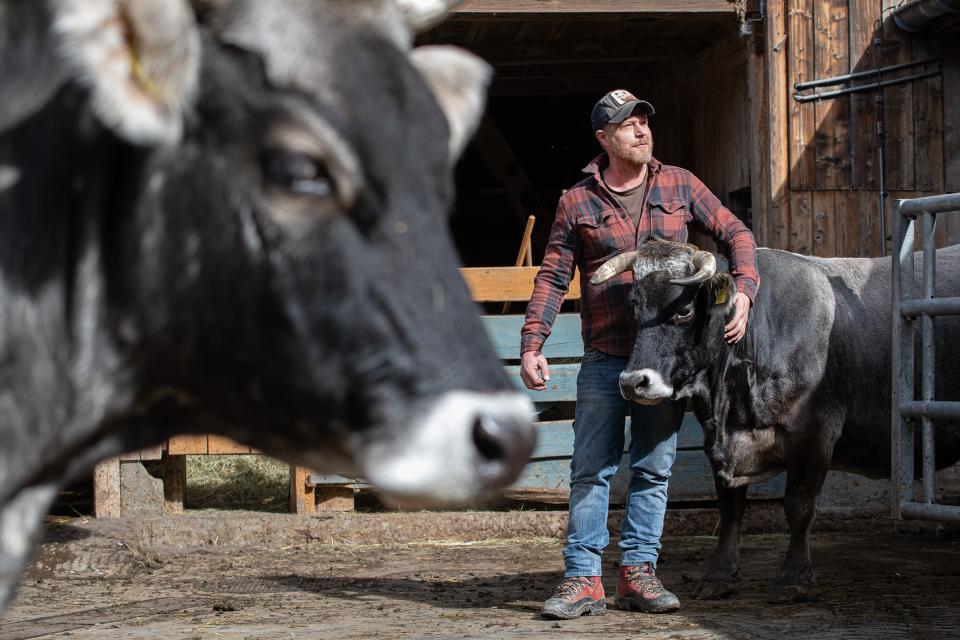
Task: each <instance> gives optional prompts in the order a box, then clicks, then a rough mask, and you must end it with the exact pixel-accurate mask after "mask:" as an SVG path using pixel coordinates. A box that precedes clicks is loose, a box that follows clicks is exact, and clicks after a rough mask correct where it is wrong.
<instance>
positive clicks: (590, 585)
mask: <svg viewBox="0 0 960 640" xmlns="http://www.w3.org/2000/svg"><path fill="white" fill-rule="evenodd" d="M606 609H607V601H606V596H604V594H603V584H602V583H601V582H600V576H575V577H571V578H564V579H563V582H561V583H560V586H559V587H557V590H556V591H554V592H553V595H552V596H550V599H549V600H547V601H546V602H544V603H543V608H542V609H540V615H541V616H543V617H544V618H552V619H559V620H570V619H572V618H579V617H580V616H583V615H587V614H593V615H595V616H598V615H601V614H603V612H604V611H606Z"/></svg>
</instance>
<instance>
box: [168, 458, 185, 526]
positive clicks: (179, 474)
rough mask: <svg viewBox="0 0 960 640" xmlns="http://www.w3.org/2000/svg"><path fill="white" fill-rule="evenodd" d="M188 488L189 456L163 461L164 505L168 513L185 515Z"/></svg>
mask: <svg viewBox="0 0 960 640" xmlns="http://www.w3.org/2000/svg"><path fill="white" fill-rule="evenodd" d="M186 488H187V456H177V455H173V456H172V455H167V456H165V457H164V459H163V505H164V509H165V510H166V512H167V513H183V500H184V497H185V495H186Z"/></svg>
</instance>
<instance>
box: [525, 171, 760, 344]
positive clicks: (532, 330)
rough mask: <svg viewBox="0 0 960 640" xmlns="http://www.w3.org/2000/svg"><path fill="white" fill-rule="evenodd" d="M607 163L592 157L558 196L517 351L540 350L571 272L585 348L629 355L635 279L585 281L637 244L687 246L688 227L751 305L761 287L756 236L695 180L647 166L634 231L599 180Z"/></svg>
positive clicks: (627, 276)
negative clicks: (719, 254) (710, 241)
mask: <svg viewBox="0 0 960 640" xmlns="http://www.w3.org/2000/svg"><path fill="white" fill-rule="evenodd" d="M607 162H608V160H607V156H606V154H601V155H600V156H598V157H597V158H595V159H594V160H593V162H591V163H590V164H589V165H587V166H586V167H585V168H584V172H585V173H589V174H591V175H590V177H588V178H586V179H584V180H582V181H581V182H579V183H577V185H575V186H574V187H573V188H572V189H570V190H569V191H567V192H566V193H565V194H564V195H563V197H561V198H560V205H559V207H558V208H557V217H556V220H554V223H553V227H552V229H551V231H550V242H549V244H547V251H546V254H545V255H544V256H543V264H542V265H541V266H540V272H539V273H538V274H537V278H536V281H535V283H534V287H533V295H532V296H531V298H530V304H529V305H528V306H527V316H526V321H525V322H524V325H523V329H522V330H521V338H520V351H521V353H525V352H527V351H539V350H540V349H541V348H542V347H543V343H544V341H545V340H546V339H547V337H548V336H549V335H550V328H551V327H552V326H553V321H554V320H555V319H556V317H557V312H558V311H559V310H560V304H561V303H562V302H563V296H564V294H565V293H566V292H567V288H568V287H569V285H570V280H571V279H572V278H573V273H574V267H576V268H579V269H580V291H581V295H582V300H581V312H580V316H581V322H582V323H583V344H584V346H585V347H586V348H592V349H596V350H598V351H602V352H603V353H607V354H610V355H615V356H629V355H630V354H631V353H632V351H633V341H634V337H635V328H634V322H633V317H632V313H631V312H630V307H629V294H630V287H631V285H632V283H633V274H632V273H630V272H627V273H623V274H621V275H619V276H616V277H614V278H612V279H610V280H608V281H607V282H605V283H603V284H601V285H596V286H595V285H591V284H590V277H591V276H592V275H593V273H594V271H596V270H597V269H598V268H599V267H600V266H601V265H602V264H604V263H605V262H606V261H607V260H608V259H610V258H611V257H613V256H615V255H617V254H619V253H622V252H624V251H632V250H634V249H636V248H637V242H638V240H645V239H648V238H661V239H663V240H673V241H675V242H686V241H687V225H688V224H697V225H699V226H700V227H701V228H702V229H703V230H704V231H706V232H707V233H709V234H710V235H712V236H713V237H714V238H716V239H717V240H718V241H719V244H720V246H721V247H725V248H726V252H727V255H728V257H729V260H730V273H731V275H732V276H733V277H734V280H735V281H736V283H737V291H742V292H743V293H745V294H746V295H747V296H748V297H749V298H750V300H753V297H754V295H755V294H756V292H757V287H759V286H760V277H759V275H758V274H757V260H756V244H755V243H754V240H753V234H752V233H750V230H749V229H747V227H746V226H744V224H743V223H742V222H741V221H740V220H739V219H738V218H737V217H736V216H735V215H733V213H731V212H730V211H729V210H728V209H727V208H725V207H724V206H723V205H722V204H720V201H719V200H718V199H717V197H716V196H715V195H713V194H712V193H711V192H710V190H709V189H707V187H706V186H704V184H703V183H702V182H700V180H698V179H697V177H696V176H694V175H693V174H692V173H690V172H689V171H687V170H685V169H681V168H679V167H671V166H669V165H664V164H661V163H660V162H659V161H657V160H656V159H654V160H653V161H652V162H651V163H650V165H649V178H648V182H647V196H646V202H645V204H644V206H643V211H642V213H641V216H640V222H639V225H638V226H639V228H637V227H635V226H634V224H633V221H632V220H631V219H630V216H628V215H627V212H626V211H624V210H623V208H622V207H621V206H620V204H619V203H618V202H617V200H616V199H615V198H614V197H613V196H612V195H611V193H610V191H609V190H608V189H607V187H606V185H605V184H604V183H603V180H601V179H600V172H601V171H602V170H603V169H604V168H605V167H606V165H607Z"/></svg>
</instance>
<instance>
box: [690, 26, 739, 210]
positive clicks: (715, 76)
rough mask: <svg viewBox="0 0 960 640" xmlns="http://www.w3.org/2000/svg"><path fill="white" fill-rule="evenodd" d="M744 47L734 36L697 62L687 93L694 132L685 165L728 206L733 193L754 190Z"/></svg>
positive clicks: (699, 58) (703, 54)
mask: <svg viewBox="0 0 960 640" xmlns="http://www.w3.org/2000/svg"><path fill="white" fill-rule="evenodd" d="M745 49H746V46H745V44H744V41H743V39H742V38H741V37H740V36H739V35H738V34H736V33H732V34H731V35H730V36H728V37H727V38H724V39H722V40H720V41H718V42H717V43H716V44H714V45H712V46H711V47H709V48H708V49H707V50H706V51H704V52H703V53H702V54H701V55H700V56H698V58H697V59H696V60H695V62H694V65H693V74H692V76H691V79H692V83H693V84H692V87H691V89H692V91H689V92H684V101H685V102H686V105H685V106H686V107H687V109H688V110H689V117H690V123H691V125H690V129H691V130H692V133H693V137H692V145H693V148H692V154H691V155H690V158H689V162H688V163H687V164H685V165H682V166H686V167H689V168H690V170H691V171H693V173H695V174H696V175H697V176H698V177H699V178H700V179H701V180H703V183H704V184H706V185H707V186H708V187H709V188H710V190H711V191H713V192H714V193H715V194H716V195H717V197H718V198H720V200H721V201H723V203H724V204H726V205H728V206H729V205H730V202H729V201H728V200H729V198H728V196H729V194H730V193H731V192H733V191H737V190H739V189H743V188H747V187H749V186H750V158H751V155H752V149H753V146H754V141H755V136H754V134H753V133H751V131H750V111H749V109H748V107H747V105H748V104H749V98H748V89H747V59H746V52H745Z"/></svg>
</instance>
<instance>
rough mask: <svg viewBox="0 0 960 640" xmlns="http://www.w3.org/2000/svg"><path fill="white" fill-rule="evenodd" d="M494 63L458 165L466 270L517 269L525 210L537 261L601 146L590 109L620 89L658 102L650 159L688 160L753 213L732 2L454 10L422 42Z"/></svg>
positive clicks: (725, 196)
mask: <svg viewBox="0 0 960 640" xmlns="http://www.w3.org/2000/svg"><path fill="white" fill-rule="evenodd" d="M420 43H421V44H454V45H458V46H460V47H463V48H466V49H468V50H470V51H473V52H474V53H476V54H478V55H480V56H481V57H483V58H484V59H485V60H487V61H488V62H489V63H490V64H492V65H493V67H494V73H495V75H494V80H493V83H492V86H491V88H490V95H489V103H488V111H487V116H486V118H485V120H484V122H483V124H482V125H481V127H480V130H479V132H478V133H477V135H476V137H475V138H474V140H473V143H472V144H471V145H470V147H469V149H468V150H467V153H466V154H465V156H464V158H463V160H462V161H461V163H460V165H459V168H458V172H457V197H458V200H457V205H456V209H455V212H454V216H453V219H452V227H453V233H454V236H455V238H456V241H457V244H458V247H459V249H460V252H461V255H462V257H463V261H464V264H465V265H466V266H495V265H512V264H514V261H515V260H516V257H517V252H518V249H519V246H520V240H521V236H522V233H523V229H524V224H525V222H526V219H527V216H528V215H531V214H533V215H535V216H536V218H537V224H536V227H535V229H534V234H533V260H534V263H535V264H538V263H539V261H540V259H541V257H542V255H543V249H544V247H545V244H546V240H547V234H548V232H549V227H550V223H551V222H552V220H553V217H554V211H555V209H556V205H557V200H558V198H559V196H560V194H561V192H562V190H563V189H566V188H569V187H570V186H572V185H573V184H575V183H576V182H577V181H578V180H580V179H581V177H582V175H583V174H582V173H581V169H582V168H583V167H584V166H585V165H586V164H587V162H588V161H589V160H590V159H591V158H593V157H594V156H595V155H596V154H597V153H598V152H599V146H598V145H597V143H596V141H595V140H594V139H593V132H592V131H591V130H590V126H589V119H588V118H589V113H590V110H591V108H592V107H593V104H594V103H595V102H596V101H597V100H598V99H599V98H600V97H601V96H602V95H603V94H604V93H606V92H607V91H609V90H611V89H614V88H618V87H622V88H626V89H629V90H631V91H633V92H634V93H635V94H636V95H637V96H639V97H641V98H643V99H647V100H649V101H650V102H652V103H653V105H654V106H655V108H656V109H657V114H656V115H655V116H654V117H653V120H652V129H653V137H654V143H655V151H654V153H655V156H656V157H657V158H658V159H660V160H661V161H662V162H665V163H667V164H677V165H680V166H683V167H685V168H688V169H691V170H692V171H693V172H694V173H696V174H697V175H698V176H699V177H700V178H701V179H702V180H703V181H704V182H705V183H706V184H707V186H708V187H709V188H710V189H711V190H713V192H714V193H716V194H717V196H718V197H719V198H720V199H721V200H722V201H723V202H724V204H726V205H727V206H728V207H730V208H731V209H734V210H735V211H736V212H737V214H738V215H740V216H741V217H742V218H744V219H745V220H747V221H748V222H749V206H750V196H749V193H750V189H749V187H750V171H749V158H750V155H751V154H750V153H749V148H748V147H747V146H746V145H748V144H749V143H750V140H751V135H750V132H749V131H748V126H749V118H748V116H749V112H750V110H749V108H748V99H749V97H748V92H747V86H746V77H747V74H746V48H745V44H744V42H743V40H742V39H741V37H740V35H739V29H738V23H737V18H736V14H735V13H734V12H733V11H732V10H729V11H725V12H722V13H720V12H717V13H709V12H706V13H705V12H698V13H627V14H616V13H614V14H611V13H604V14H585V13H536V14H522V15H518V14H510V15H509V16H502V17H501V16H498V15H496V14H490V13H484V14H481V13H477V14H470V13H459V14H457V15H455V17H453V18H452V19H450V20H448V21H447V22H445V23H443V25H441V26H440V27H438V28H436V29H435V30H433V31H431V32H430V33H428V34H426V35H425V36H423V37H422V38H421V41H420Z"/></svg>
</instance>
